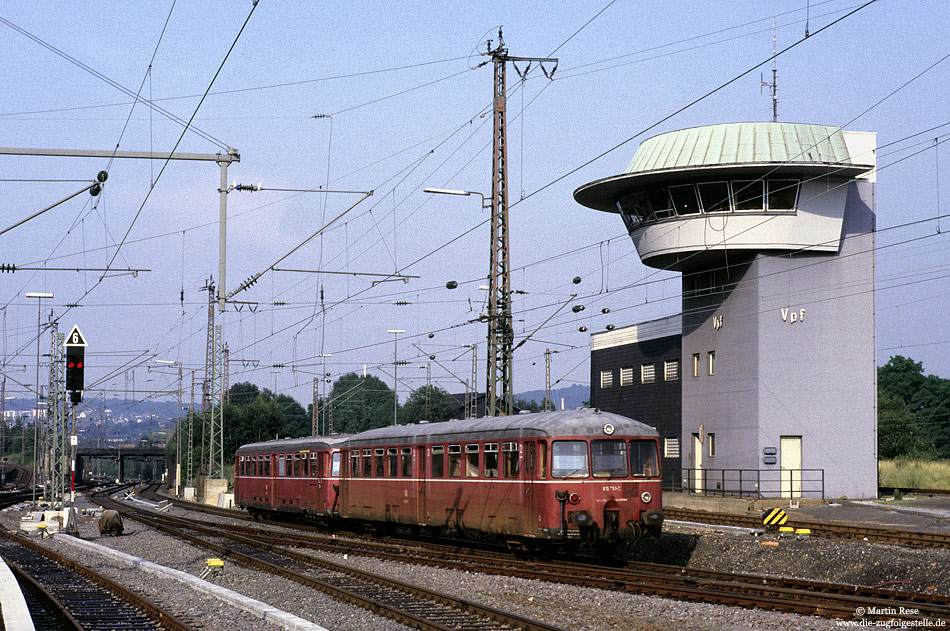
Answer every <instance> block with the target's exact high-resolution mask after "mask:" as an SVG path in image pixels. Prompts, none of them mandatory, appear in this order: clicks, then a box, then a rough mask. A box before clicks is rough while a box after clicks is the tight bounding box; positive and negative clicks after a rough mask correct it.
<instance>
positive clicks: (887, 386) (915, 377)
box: [877, 355, 927, 405]
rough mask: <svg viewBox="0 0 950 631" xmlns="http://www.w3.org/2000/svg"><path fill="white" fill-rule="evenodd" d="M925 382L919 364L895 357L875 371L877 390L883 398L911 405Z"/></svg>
mask: <svg viewBox="0 0 950 631" xmlns="http://www.w3.org/2000/svg"><path fill="white" fill-rule="evenodd" d="M926 380H927V378H926V377H924V365H923V364H922V363H921V362H915V361H914V360H912V359H910V358H908V357H903V356H902V355H895V356H893V357H891V358H890V359H889V360H888V362H887V363H886V364H884V365H883V366H881V367H880V368H878V369H877V388H878V391H879V392H881V393H883V394H884V395H885V396H888V397H892V398H895V399H899V400H901V401H903V402H904V403H906V404H907V405H911V401H912V400H913V398H914V396H915V395H916V394H917V392H918V391H919V390H920V389H921V387H923V385H924V382H925V381H926Z"/></svg>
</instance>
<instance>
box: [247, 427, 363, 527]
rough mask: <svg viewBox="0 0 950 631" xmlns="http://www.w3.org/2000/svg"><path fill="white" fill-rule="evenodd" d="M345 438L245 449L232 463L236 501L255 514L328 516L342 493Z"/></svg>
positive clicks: (276, 442)
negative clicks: (341, 449)
mask: <svg viewBox="0 0 950 631" xmlns="http://www.w3.org/2000/svg"><path fill="white" fill-rule="evenodd" d="M345 438H346V437H345V436H315V437H309V438H292V439H291V438H288V439H284V440H271V441H266V442H260V443H251V444H248V445H244V446H242V447H240V448H239V449H238V450H237V453H236V454H235V460H234V500H235V503H236V504H237V505H238V506H240V507H242V508H246V509H247V510H248V511H249V512H251V513H259V512H263V511H275V510H276V511H284V512H294V513H306V514H308V515H314V516H321V517H323V516H330V515H334V514H336V513H337V511H338V508H339V506H338V505H339V493H340V463H341V460H340V458H341V455H340V448H339V444H340V443H341V442H342V441H343V440H344V439H345Z"/></svg>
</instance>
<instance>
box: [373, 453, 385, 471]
mask: <svg viewBox="0 0 950 631" xmlns="http://www.w3.org/2000/svg"><path fill="white" fill-rule="evenodd" d="M384 454H385V451H384V450H383V448H382V447H379V448H377V449H375V450H373V475H374V476H376V477H377V478H381V477H383V461H384V458H383V456H384Z"/></svg>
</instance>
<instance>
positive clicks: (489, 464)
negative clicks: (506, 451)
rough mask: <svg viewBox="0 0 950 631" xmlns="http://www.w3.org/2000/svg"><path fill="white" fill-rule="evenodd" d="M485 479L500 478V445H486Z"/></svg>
mask: <svg viewBox="0 0 950 631" xmlns="http://www.w3.org/2000/svg"><path fill="white" fill-rule="evenodd" d="M485 477H486V478H497V477H498V443H485Z"/></svg>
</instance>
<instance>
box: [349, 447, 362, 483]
mask: <svg viewBox="0 0 950 631" xmlns="http://www.w3.org/2000/svg"><path fill="white" fill-rule="evenodd" d="M359 474H360V450H359V449H353V450H352V451H350V475H351V476H353V477H354V478H355V477H358V476H359Z"/></svg>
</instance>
